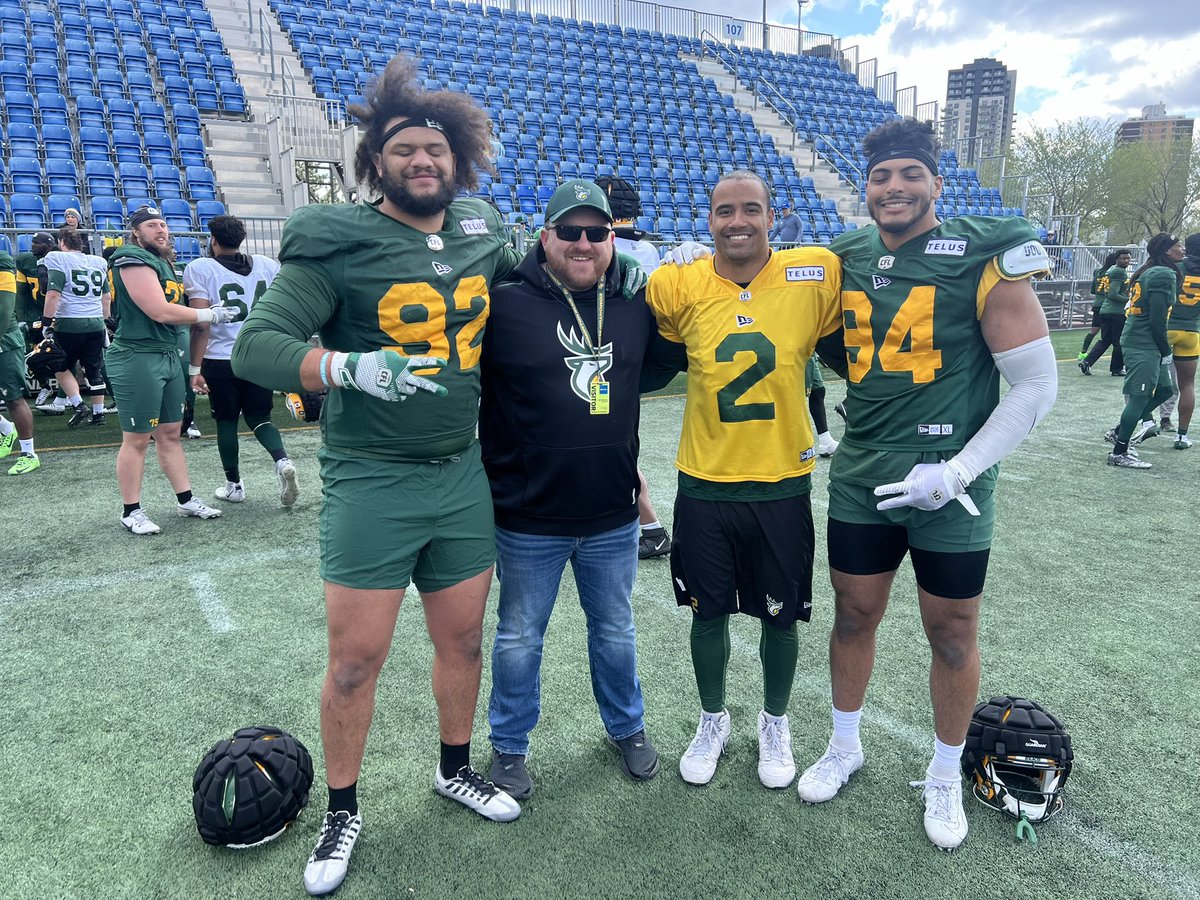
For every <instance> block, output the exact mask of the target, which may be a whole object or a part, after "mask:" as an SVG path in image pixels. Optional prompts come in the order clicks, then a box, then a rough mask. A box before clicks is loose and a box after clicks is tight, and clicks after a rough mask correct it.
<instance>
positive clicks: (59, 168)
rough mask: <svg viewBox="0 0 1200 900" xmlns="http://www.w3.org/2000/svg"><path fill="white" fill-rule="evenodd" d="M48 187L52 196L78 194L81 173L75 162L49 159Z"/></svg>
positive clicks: (47, 169) (47, 167) (47, 170)
mask: <svg viewBox="0 0 1200 900" xmlns="http://www.w3.org/2000/svg"><path fill="white" fill-rule="evenodd" d="M46 186H47V187H48V188H49V189H50V193H52V194H78V193H79V172H78V171H77V170H76V169H75V162H74V160H71V159H47V160H46Z"/></svg>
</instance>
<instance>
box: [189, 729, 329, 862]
mask: <svg viewBox="0 0 1200 900" xmlns="http://www.w3.org/2000/svg"><path fill="white" fill-rule="evenodd" d="M312 781H313V767H312V757H310V756H309V754H308V750H307V748H306V747H305V746H304V745H303V744H302V743H300V741H298V740H296V739H295V738H294V737H292V736H291V735H290V734H288V733H287V732H286V731H283V730H281V729H279V728H271V727H269V726H254V727H251V728H240V729H238V730H237V731H236V732H234V734H233V737H232V738H229V739H227V740H223V741H218V742H217V744H216V745H215V746H214V747H213V748H212V749H211V750H209V751H208V753H206V754H205V756H204V759H202V760H201V761H200V766H199V767H198V768H197V769H196V774H195V775H194V776H193V777H192V812H193V813H194V814H195V816H196V829H197V830H198V831H199V832H200V837H202V838H203V839H204V842H205V843H207V844H214V845H216V846H224V847H233V848H235V849H243V848H246V847H257V846H258V845H259V844H265V843H266V842H267V841H270V840H272V839H274V838H277V837H279V835H281V834H283V832H284V830H285V829H286V828H287V827H288V826H289V825H291V824H292V822H294V821H296V817H297V816H298V815H300V811H301V810H302V809H304V807H305V805H306V804H307V803H308V791H309V788H311V787H312Z"/></svg>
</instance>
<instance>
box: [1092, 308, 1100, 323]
mask: <svg viewBox="0 0 1200 900" xmlns="http://www.w3.org/2000/svg"><path fill="white" fill-rule="evenodd" d="M1092 327H1093V328H1099V327H1100V307H1098V306H1093V307H1092Z"/></svg>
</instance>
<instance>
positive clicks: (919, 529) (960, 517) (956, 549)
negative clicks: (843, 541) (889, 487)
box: [829, 480, 996, 553]
mask: <svg viewBox="0 0 1200 900" xmlns="http://www.w3.org/2000/svg"><path fill="white" fill-rule="evenodd" d="M967 494H968V496H970V498H971V499H972V500H974V501H975V505H976V506H977V507H979V515H978V516H973V515H971V514H970V513H968V512H967V511H966V509H964V508H963V505H962V504H961V503H959V502H958V501H957V500H951V501H950V502H949V503H947V504H946V505H945V506H943V507H942V508H941V509H939V510H936V511H934V512H929V511H928V510H924V509H916V508H915V507H911V506H902V507H899V508H898V509H885V510H883V511H882V512H880V511H879V510H877V509H876V508H875V505H876V504H877V503H879V502H880V501H881V500H883V498H882V497H876V496H875V489H874V487H864V486H863V485H860V484H851V483H848V482H844V481H833V480H830V482H829V518H831V519H837V520H839V521H841V522H852V523H854V524H856V525H899V526H900V527H902V528H904V529H905V531H906V532H907V533H908V544H909V546H910V547H916V548H918V549H920V550H932V551H935V552H938V553H970V552H973V551H975V550H987V549H989V548H990V547H991V546H992V533H993V532H994V531H995V527H996V500H995V492H994V491H992V490H991V489H990V488H977V487H974V486H972V487H969V488H967Z"/></svg>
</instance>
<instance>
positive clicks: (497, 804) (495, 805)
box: [433, 766, 521, 822]
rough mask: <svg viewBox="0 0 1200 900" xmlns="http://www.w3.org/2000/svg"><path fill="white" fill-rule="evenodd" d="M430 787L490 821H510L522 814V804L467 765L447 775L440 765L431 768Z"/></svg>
mask: <svg viewBox="0 0 1200 900" xmlns="http://www.w3.org/2000/svg"><path fill="white" fill-rule="evenodd" d="M433 789H434V790H435V791H437V792H438V793H439V794H441V795H442V796H443V797H449V798H450V799H451V800H456V801H458V802H459V803H461V804H462V805H463V806H465V807H466V808H467V809H473V810H474V811H475V812H477V813H479V814H480V815H481V816H483V817H484V818H485V819H491V820H492V821H493V822H511V821H512V820H513V819H515V818H516V817H517V816H519V815H520V814H521V806H520V804H518V803H517V801H516V800H514V799H513V798H512V797H511V796H509V794H508V792H507V791H502V790H500V789H499V788H497V787H496V786H495V785H494V784H492V783H491V782H490V781H485V780H484V778H483V776H482V775H480V774H479V773H478V772H476V771H475V770H474V769H472V768H471V767H470V766H463V767H462V768H461V769H459V770H458V771H457V772H455V773H454V775H453V776H452V777H450V778H446V777H444V776H443V775H442V767H441V766H435V767H434V770H433Z"/></svg>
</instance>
